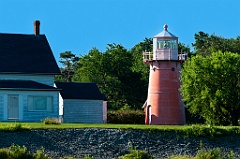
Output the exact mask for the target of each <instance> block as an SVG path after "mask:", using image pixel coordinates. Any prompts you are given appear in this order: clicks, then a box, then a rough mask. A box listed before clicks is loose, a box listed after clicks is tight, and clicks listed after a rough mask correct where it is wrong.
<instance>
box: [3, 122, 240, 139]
mask: <svg viewBox="0 0 240 159" xmlns="http://www.w3.org/2000/svg"><path fill="white" fill-rule="evenodd" d="M76 128H77V129H83V128H100V129H122V130H132V129H138V130H146V131H149V132H155V131H165V132H166V131H174V132H176V133H184V134H185V135H187V136H222V135H237V136H240V126H207V125H184V126H170V125H169V126H167V125H135V124H74V123H62V124H60V125H54V124H44V123H43V122H31V123H25V122H0V131H22V130H31V129H76Z"/></svg>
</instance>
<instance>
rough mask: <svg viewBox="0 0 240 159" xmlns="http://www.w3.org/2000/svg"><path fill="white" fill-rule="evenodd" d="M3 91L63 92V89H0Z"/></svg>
mask: <svg viewBox="0 0 240 159" xmlns="http://www.w3.org/2000/svg"><path fill="white" fill-rule="evenodd" d="M0 90H3V91H57V92H59V91H61V89H32V88H29V89H28V88H0Z"/></svg>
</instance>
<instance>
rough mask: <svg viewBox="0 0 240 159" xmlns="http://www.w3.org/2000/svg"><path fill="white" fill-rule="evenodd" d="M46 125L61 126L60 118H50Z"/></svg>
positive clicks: (46, 120)
mask: <svg viewBox="0 0 240 159" xmlns="http://www.w3.org/2000/svg"><path fill="white" fill-rule="evenodd" d="M43 122H44V124H55V125H60V124H61V121H60V120H59V119H58V118H50V117H47V118H45V119H44V121H43Z"/></svg>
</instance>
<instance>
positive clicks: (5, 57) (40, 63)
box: [0, 33, 60, 75]
mask: <svg viewBox="0 0 240 159" xmlns="http://www.w3.org/2000/svg"><path fill="white" fill-rule="evenodd" d="M0 73H5V74H52V75H56V74H60V70H59V68H58V65H57V63H56V61H55V58H54V56H53V53H52V50H51V48H50V46H49V43H48V41H47V38H46V36H45V35H33V34H5V33H0Z"/></svg>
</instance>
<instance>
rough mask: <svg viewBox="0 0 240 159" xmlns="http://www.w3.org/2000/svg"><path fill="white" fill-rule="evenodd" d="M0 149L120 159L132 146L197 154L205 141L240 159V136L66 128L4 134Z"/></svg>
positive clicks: (159, 155) (162, 155)
mask: <svg viewBox="0 0 240 159" xmlns="http://www.w3.org/2000/svg"><path fill="white" fill-rule="evenodd" d="M0 138H1V142H0V147H9V146H10V145H11V144H12V143H15V144H18V145H20V146H23V145H25V146H26V147H27V148H28V150H30V151H33V152H35V151H36V149H41V147H42V146H43V147H44V148H45V152H46V153H47V154H48V156H51V157H53V158H54V159H58V158H60V157H63V156H72V157H79V156H84V154H85V155H86V154H89V155H91V156H94V157H95V158H96V159H97V158H104V159H108V158H109V159H110V158H117V157H118V156H121V155H124V154H126V153H128V152H129V149H130V146H131V144H132V145H133V146H134V147H135V148H136V149H139V150H145V151H147V152H149V153H151V154H152V155H154V156H155V157H156V158H167V157H168V156H170V155H179V154H188V155H195V154H196V153H197V151H198V149H199V144H200V142H201V141H202V143H203V146H204V147H206V148H214V147H220V148H221V149H222V150H223V151H224V152H229V151H230V150H233V151H234V152H235V155H236V156H237V157H238V158H240V137H233V136H226V137H218V138H214V139H210V138H200V137H199V138H184V136H182V135H176V134H175V133H174V132H157V133H147V132H146V131H143V130H118V129H66V130H32V131H25V132H13V133H11V132H0Z"/></svg>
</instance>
